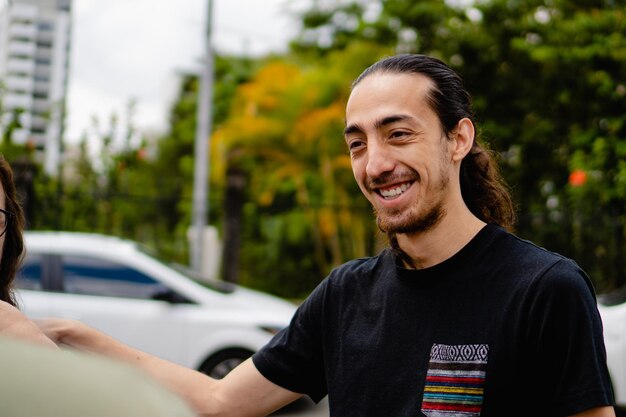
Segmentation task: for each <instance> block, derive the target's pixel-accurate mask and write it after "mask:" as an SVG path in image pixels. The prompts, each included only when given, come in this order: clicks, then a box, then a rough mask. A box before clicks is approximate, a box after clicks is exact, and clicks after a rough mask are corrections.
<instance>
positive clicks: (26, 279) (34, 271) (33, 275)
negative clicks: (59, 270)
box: [15, 254, 43, 291]
mask: <svg viewBox="0 0 626 417" xmlns="http://www.w3.org/2000/svg"><path fill="white" fill-rule="evenodd" d="M42 262H43V256H41V255H34V254H29V255H27V256H26V258H25V259H24V261H23V263H22V266H21V267H20V268H19V270H18V271H17V274H16V276H15V287H16V288H21V289H23V290H38V291H41V290H42V288H43V285H42V280H43V277H42V266H41V264H42Z"/></svg>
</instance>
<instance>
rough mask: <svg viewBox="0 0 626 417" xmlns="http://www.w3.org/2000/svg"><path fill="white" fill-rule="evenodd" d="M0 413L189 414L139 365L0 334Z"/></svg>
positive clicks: (71, 416) (27, 416) (33, 416)
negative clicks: (136, 366)
mask: <svg viewBox="0 0 626 417" xmlns="http://www.w3.org/2000/svg"><path fill="white" fill-rule="evenodd" d="M0 368H2V372H3V374H4V375H6V376H9V377H6V378H1V379H0V404H1V406H0V407H1V411H0V415H3V416H10V417H37V416H45V417H113V416H115V417H193V416H195V414H194V413H193V411H192V410H191V409H190V408H189V406H188V405H187V404H186V403H185V402H184V401H183V400H182V399H181V398H179V397H177V396H176V395H174V394H173V393H171V392H169V391H168V390H166V389H165V388H164V387H163V386H161V385H160V384H158V383H157V382H156V381H154V380H153V379H152V378H150V377H149V376H147V375H145V374H144V373H143V372H141V371H140V370H139V369H137V368H135V367H132V366H129V365H128V364H124V363H120V362H117V361H113V360H111V359H107V358H104V357H96V356H95V355H87V354H84V353H81V352H66V351H60V350H53V349H48V348H45V347H42V346H38V345H36V344H33V343H27V342H24V341H21V340H15V339H9V338H5V337H2V335H0Z"/></svg>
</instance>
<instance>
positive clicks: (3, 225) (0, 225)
mask: <svg viewBox="0 0 626 417" xmlns="http://www.w3.org/2000/svg"><path fill="white" fill-rule="evenodd" d="M14 217H15V213H12V212H10V211H7V210H2V209H0V237H2V236H4V234H5V233H6V231H7V228H8V227H9V222H10V221H11V219H12V218H14Z"/></svg>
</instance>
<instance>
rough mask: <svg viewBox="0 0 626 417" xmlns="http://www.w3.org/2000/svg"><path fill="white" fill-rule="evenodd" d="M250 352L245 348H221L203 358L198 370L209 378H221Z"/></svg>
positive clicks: (250, 353)
mask: <svg viewBox="0 0 626 417" xmlns="http://www.w3.org/2000/svg"><path fill="white" fill-rule="evenodd" d="M252 353H253V352H251V351H249V350H247V349H227V350H223V351H221V352H218V353H216V354H215V355H213V356H211V357H210V358H208V359H207V360H205V361H204V363H202V365H201V366H200V369H198V370H199V371H200V372H202V373H204V374H207V375H208V376H210V377H211V378H215V379H222V378H224V377H225V376H226V374H228V373H229V372H230V371H232V370H233V369H234V368H235V367H236V366H237V365H239V364H240V363H241V362H243V361H245V360H246V359H248V358H249V357H250V356H252Z"/></svg>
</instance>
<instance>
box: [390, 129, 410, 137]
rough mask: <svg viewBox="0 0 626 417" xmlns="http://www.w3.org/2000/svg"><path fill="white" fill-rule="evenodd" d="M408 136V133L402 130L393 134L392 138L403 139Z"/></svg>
mask: <svg viewBox="0 0 626 417" xmlns="http://www.w3.org/2000/svg"><path fill="white" fill-rule="evenodd" d="M408 134H409V133H408V132H404V131H402V130H396V131H394V132H391V137H392V138H401V137H403V136H406V135H408Z"/></svg>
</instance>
